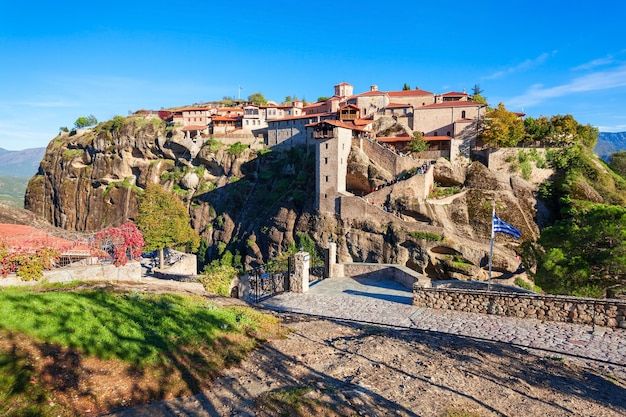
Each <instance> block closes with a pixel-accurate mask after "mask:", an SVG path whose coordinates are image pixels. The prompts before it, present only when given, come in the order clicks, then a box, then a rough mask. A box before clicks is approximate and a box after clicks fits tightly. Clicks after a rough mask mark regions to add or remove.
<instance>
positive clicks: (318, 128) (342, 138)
mask: <svg viewBox="0 0 626 417" xmlns="http://www.w3.org/2000/svg"><path fill="white" fill-rule="evenodd" d="M342 125H343V124H342V123H341V122H338V121H336V120H325V121H322V122H319V123H318V124H316V125H315V126H314V127H313V139H314V140H315V156H316V166H315V177H316V187H315V201H316V208H317V209H318V210H319V211H320V212H324V213H333V214H334V213H335V212H336V200H337V197H338V196H340V195H341V194H345V193H346V175H347V174H348V156H349V154H350V147H351V146H352V129H349V128H347V127H344V126H342Z"/></svg>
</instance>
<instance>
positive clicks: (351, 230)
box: [25, 116, 538, 279]
mask: <svg viewBox="0 0 626 417" xmlns="http://www.w3.org/2000/svg"><path fill="white" fill-rule="evenodd" d="M314 156H315V152H314V150H312V149H302V148H293V149H290V150H285V151H269V152H268V151H255V150H251V149H249V148H246V147H244V146H238V145H231V146H228V145H223V144H220V143H219V142H218V141H216V140H213V139H209V138H203V139H201V140H192V139H188V138H186V137H185V136H184V135H183V133H182V132H180V131H178V130H176V129H173V128H169V127H166V126H165V124H164V123H163V122H162V121H161V120H159V119H158V118H150V117H146V116H132V117H129V118H122V117H116V118H115V119H113V120H111V121H109V122H106V123H103V124H101V125H99V126H98V127H97V128H94V129H93V130H89V131H85V132H78V133H77V134H75V135H69V134H62V135H59V136H58V137H56V138H54V139H53V140H52V141H51V142H50V144H49V145H48V148H47V150H46V154H45V156H44V158H43V160H42V162H41V165H40V168H39V172H38V174H37V175H36V176H35V177H33V178H32V179H31V180H30V183H29V186H28V190H27V193H26V198H25V207H26V208H27V209H29V210H30V211H32V212H34V213H37V214H41V215H43V216H44V217H46V218H47V219H48V220H50V221H51V222H52V223H53V224H54V225H56V226H60V227H63V228H65V229H68V230H79V231H95V230H99V229H100V228H102V227H104V226H114V225H119V224H121V223H123V222H125V221H127V220H133V219H134V218H135V216H136V213H137V204H138V196H139V195H140V194H141V191H142V189H143V188H144V187H145V186H146V184H148V183H160V184H162V186H163V187H164V188H166V189H168V190H171V191H172V192H174V193H176V194H177V195H179V196H180V198H181V199H182V200H183V201H184V202H185V204H186V205H187V207H188V209H189V213H190V217H191V222H192V226H193V227H194V228H195V229H196V230H197V231H198V232H199V233H200V235H201V236H202V238H203V239H204V240H205V241H206V242H207V244H208V250H207V256H208V259H213V258H217V257H219V256H221V255H222V254H223V253H225V251H226V250H229V251H230V252H231V253H233V254H240V255H241V256H242V258H243V261H244V262H245V263H246V264H248V265H255V264H258V263H264V262H267V261H268V260H270V259H272V258H274V257H275V256H277V255H279V254H280V253H282V252H284V251H286V250H287V248H288V247H289V246H290V245H293V244H294V242H295V239H296V236H297V234H298V233H307V234H309V236H311V237H312V238H313V239H314V240H315V241H316V242H317V243H318V245H319V247H320V248H323V247H324V246H325V245H326V244H325V242H327V241H328V239H329V238H332V239H333V240H334V241H336V242H338V243H339V256H340V260H341V261H368V262H395V263H401V264H404V265H408V266H409V267H411V268H414V269H416V270H418V271H421V272H424V273H426V274H428V275H430V276H431V277H434V278H450V277H455V278H462V279H467V278H474V279H484V278H485V276H486V275H485V266H486V263H485V256H486V254H488V243H489V227H490V216H491V203H492V202H494V203H495V204H496V207H497V208H498V212H499V213H502V217H503V218H504V219H505V220H506V221H509V222H511V223H513V224H515V225H516V226H518V227H520V228H521V229H522V231H523V233H524V238H525V239H527V238H534V237H536V236H537V234H538V229H537V226H536V224H535V223H534V220H533V219H534V214H535V213H534V205H535V200H534V197H533V186H532V185H531V184H528V183H526V182H525V181H524V180H522V179H520V178H518V177H514V176H513V177H511V176H508V175H506V174H494V173H493V172H491V171H489V170H488V169H486V168H485V167H484V166H482V165H480V164H478V163H473V164H469V165H456V164H455V165H452V164H450V163H449V162H448V161H445V160H443V159H442V160H440V161H437V163H436V164H435V181H436V182H437V183H438V184H439V185H438V186H439V187H440V189H441V190H447V191H449V192H451V193H452V194H451V195H449V196H444V197H442V198H429V199H425V200H424V199H422V200H418V199H416V198H415V197H413V196H412V193H411V189H410V183H402V184H401V183H398V184H397V185H394V187H393V190H392V191H391V192H390V193H388V197H387V198H388V201H387V203H388V207H389V210H390V211H393V212H394V213H395V215H396V217H395V218H392V219H391V220H389V219H390V218H389V217H385V216H383V215H376V214H374V215H368V214H366V213H363V214H362V215H361V214H360V213H359V215H361V216H362V218H360V219H359V221H357V222H353V221H351V222H349V223H348V222H346V221H343V220H341V219H340V218H339V217H335V216H321V215H319V214H318V213H316V212H315V211H314V210H313V207H314V201H313V199H314V196H315V164H314V162H315V161H314ZM390 178H392V175H391V173H389V172H387V171H386V170H385V169H383V168H381V166H380V165H378V164H377V163H376V161H373V160H370V159H369V158H368V156H367V155H365V154H364V153H362V152H359V151H358V150H357V149H353V150H352V153H351V155H350V167H349V173H348V178H347V182H348V184H349V185H350V186H351V188H352V189H353V190H362V191H367V190H369V187H370V186H371V185H372V184H377V183H379V182H386V181H389V180H390ZM446 187H448V188H446ZM449 187H454V188H449ZM441 190H440V191H441ZM505 213H506V214H505ZM387 214H389V213H387ZM394 219H397V220H394ZM422 229H423V230H427V231H429V232H428V233H424V232H420V230H422ZM433 231H434V232H433ZM429 233H430V234H429ZM498 242H499V244H498V247H499V249H498V250H497V251H496V257H495V258H494V265H495V266H496V270H498V271H501V272H502V273H504V274H506V273H507V272H508V273H511V272H512V271H514V270H515V269H516V268H517V266H518V263H519V262H518V261H517V259H516V258H515V252H514V249H515V245H516V244H515V243H513V242H511V239H509V238H507V237H503V236H499V237H498Z"/></svg>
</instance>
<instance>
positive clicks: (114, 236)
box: [95, 222, 145, 266]
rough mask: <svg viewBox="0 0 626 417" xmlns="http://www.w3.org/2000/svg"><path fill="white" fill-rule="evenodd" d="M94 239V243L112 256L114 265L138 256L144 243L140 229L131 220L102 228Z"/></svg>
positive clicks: (124, 262)
mask: <svg viewBox="0 0 626 417" xmlns="http://www.w3.org/2000/svg"><path fill="white" fill-rule="evenodd" d="M95 240H96V245H97V246H99V247H100V248H101V249H103V250H105V251H106V252H107V253H108V254H109V255H110V256H111V257H112V258H113V264H114V265H115V266H123V265H126V263H127V262H128V261H129V260H130V259H137V258H139V257H140V256H141V253H142V250H143V247H144V245H145V242H144V240H143V235H142V234H141V231H140V230H139V229H138V228H137V226H135V224H134V223H132V222H127V223H124V224H123V225H121V226H119V227H108V228H106V229H102V230H101V231H99V232H98V234H97V235H96V238H95Z"/></svg>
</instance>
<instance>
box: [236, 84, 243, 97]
mask: <svg viewBox="0 0 626 417" xmlns="http://www.w3.org/2000/svg"><path fill="white" fill-rule="evenodd" d="M241 90H243V87H242V86H239V89H238V90H237V100H241Z"/></svg>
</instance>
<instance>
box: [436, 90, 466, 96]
mask: <svg viewBox="0 0 626 417" xmlns="http://www.w3.org/2000/svg"><path fill="white" fill-rule="evenodd" d="M468 95H469V94H467V93H457V92H456V91H448V92H447V93H443V94H441V96H442V97H446V96H454V97H456V96H468Z"/></svg>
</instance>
